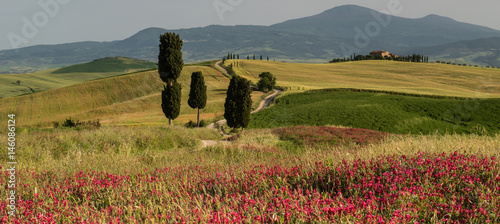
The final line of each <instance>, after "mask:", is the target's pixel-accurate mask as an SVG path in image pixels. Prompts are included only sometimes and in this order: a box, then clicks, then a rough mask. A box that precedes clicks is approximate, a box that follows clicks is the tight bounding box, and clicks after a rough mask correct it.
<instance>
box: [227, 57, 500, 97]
mask: <svg viewBox="0 0 500 224" xmlns="http://www.w3.org/2000/svg"><path fill="white" fill-rule="evenodd" d="M236 62H237V63H236ZM230 64H233V65H235V67H234V69H233V70H234V71H235V72H236V73H237V74H239V75H242V76H244V77H246V78H248V79H250V80H252V81H254V82H255V83H256V82H257V81H258V79H259V76H258V75H259V74H260V73H261V72H265V71H269V72H271V73H273V74H274V75H275V76H276V79H277V85H278V86H283V87H288V89H289V90H292V91H299V92H300V91H304V90H311V89H326V88H357V89H372V90H381V91H393V92H401V93H413V94H427V95H440V96H456V97H472V98H484V97H485V98H500V70H499V69H488V68H472V67H462V66H452V65H442V64H432V63H405V62H391V61H361V62H349V63H335V64H293V63H282V62H267V61H259V60H255V61H254V60H228V61H226V62H225V65H226V66H228V65H230Z"/></svg>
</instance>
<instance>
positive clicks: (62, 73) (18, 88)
mask: <svg viewBox="0 0 500 224" xmlns="http://www.w3.org/2000/svg"><path fill="white" fill-rule="evenodd" d="M153 68H156V64H155V63H152V62H148V61H142V60H136V59H132V58H123V57H113V58H103V59H98V60H94V61H92V62H89V63H85V64H79V65H73V66H69V67H64V68H61V69H51V70H45V71H40V72H35V73H28V74H4V75H1V74H0V98H6V97H12V96H18V95H22V94H27V93H33V92H41V91H47V90H51V89H57V88H62V87H66V86H70V85H75V84H78V83H82V82H87V81H90V80H95V79H101V78H107V77H112V76H117V75H121V74H126V73H132V72H137V71H141V70H148V69H153ZM17 81H20V83H19V84H17Z"/></svg>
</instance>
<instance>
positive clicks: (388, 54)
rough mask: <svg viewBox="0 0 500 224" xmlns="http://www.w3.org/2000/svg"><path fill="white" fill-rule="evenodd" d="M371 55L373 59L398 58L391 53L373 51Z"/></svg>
mask: <svg viewBox="0 0 500 224" xmlns="http://www.w3.org/2000/svg"><path fill="white" fill-rule="evenodd" d="M370 55H371V56H373V57H382V58H385V57H390V58H397V57H398V56H397V55H395V54H391V53H389V51H372V52H370Z"/></svg>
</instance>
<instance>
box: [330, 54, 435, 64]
mask: <svg viewBox="0 0 500 224" xmlns="http://www.w3.org/2000/svg"><path fill="white" fill-rule="evenodd" d="M367 60H388V61H403V62H429V57H427V56H424V55H418V54H413V55H407V56H399V57H390V56H385V57H382V56H373V55H356V54H355V55H351V57H350V58H334V59H333V60H331V61H330V63H337V62H349V61H367Z"/></svg>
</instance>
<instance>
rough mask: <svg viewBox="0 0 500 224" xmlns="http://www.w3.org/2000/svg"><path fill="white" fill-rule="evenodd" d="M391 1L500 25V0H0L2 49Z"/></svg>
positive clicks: (421, 11) (407, 10)
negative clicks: (146, 29)
mask: <svg viewBox="0 0 500 224" xmlns="http://www.w3.org/2000/svg"><path fill="white" fill-rule="evenodd" d="M389 2H400V3H401V5H402V7H403V11H402V12H401V13H400V14H399V15H398V16H401V17H407V18H420V17H424V16H426V15H429V14H438V15H441V16H446V17H450V18H453V19H455V20H457V21H461V22H467V23H472V24H477V25H483V26H487V27H490V28H493V29H497V30H500V23H498V21H500V16H499V13H498V12H499V9H500V1H498V0H477V1H471V0H182V1H181V0H142V1H139V0H32V1H28V0H15V1H14V0H0V6H1V7H0V49H12V48H15V47H25V46H31V45H37V44H58V43H70V42H77V41H87V40H92V41H111V40H121V39H124V38H127V37H129V36H131V35H133V34H135V33H137V32H138V31H140V30H142V29H145V28H148V27H160V28H166V29H179V28H191V27H203V26H207V25H212V24H220V25H271V24H274V23H279V22H283V21H285V20H288V19H295V18H301V17H306V16H311V15H315V14H319V13H321V12H323V11H325V10H328V9H331V8H333V7H336V6H340V5H346V4H354V5H359V6H364V7H368V8H372V9H375V10H378V11H382V10H385V9H387V8H388V4H389ZM216 6H217V7H216ZM216 8H217V9H216Z"/></svg>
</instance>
